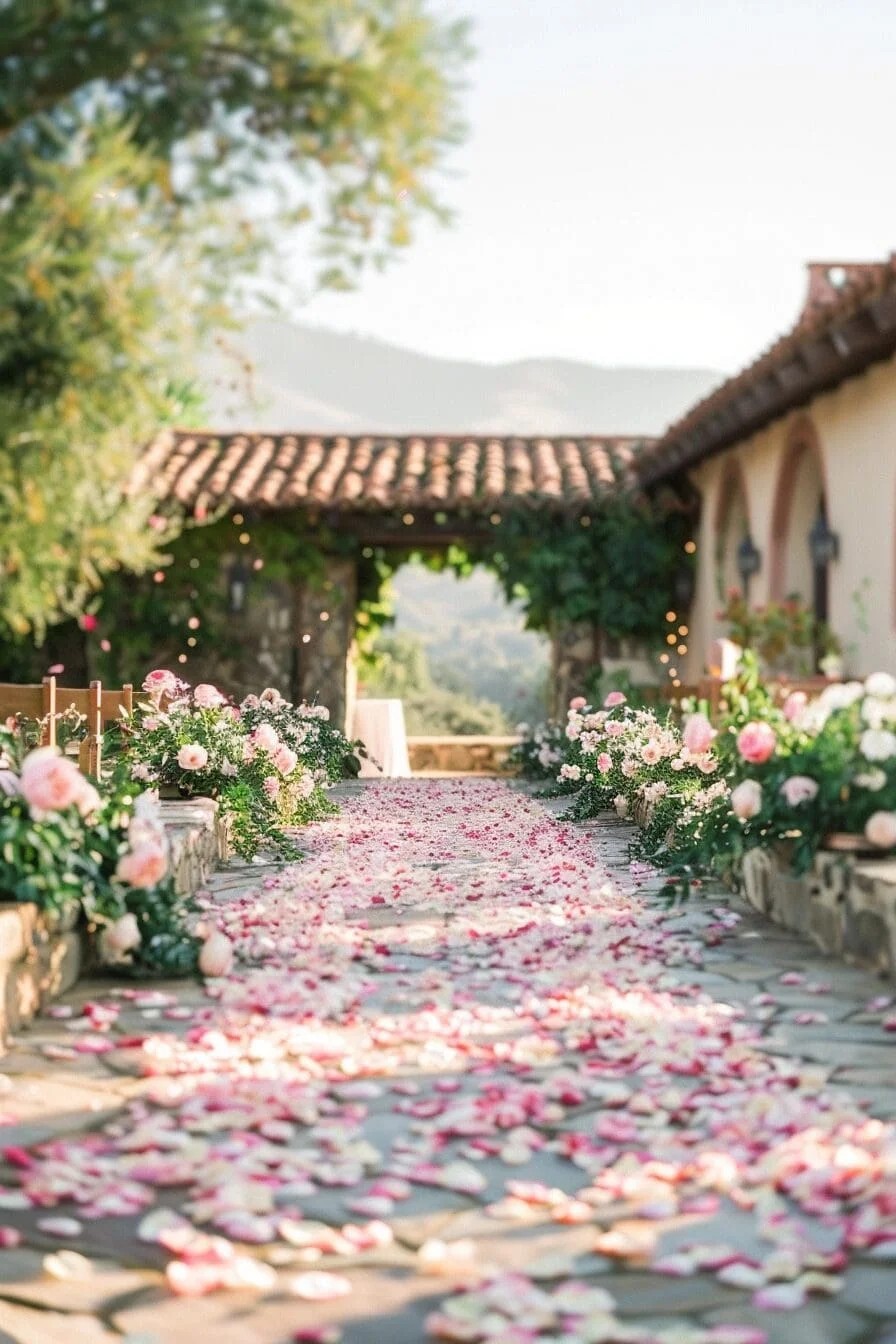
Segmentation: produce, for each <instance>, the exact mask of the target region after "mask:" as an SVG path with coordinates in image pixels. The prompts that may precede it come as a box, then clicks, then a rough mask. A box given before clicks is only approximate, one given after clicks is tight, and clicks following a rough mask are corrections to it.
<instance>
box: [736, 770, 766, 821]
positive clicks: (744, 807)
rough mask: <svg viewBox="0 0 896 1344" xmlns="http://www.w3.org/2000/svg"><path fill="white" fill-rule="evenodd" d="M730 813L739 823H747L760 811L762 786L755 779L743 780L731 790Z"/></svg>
mask: <svg viewBox="0 0 896 1344" xmlns="http://www.w3.org/2000/svg"><path fill="white" fill-rule="evenodd" d="M731 811H732V812H733V813H734V815H735V816H736V817H739V818H740V820H741V821H749V820H750V819H751V818H752V817H755V816H757V815H758V814H759V813H760V812H761V811H762V785H761V784H758V783H757V782H756V780H755V779H745V780H744V781H743V783H742V784H738V786H737V788H736V789H732V790H731Z"/></svg>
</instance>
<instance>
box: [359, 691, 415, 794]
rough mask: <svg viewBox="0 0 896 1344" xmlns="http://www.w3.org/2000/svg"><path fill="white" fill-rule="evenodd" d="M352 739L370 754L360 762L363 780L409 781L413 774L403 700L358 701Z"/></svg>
mask: <svg viewBox="0 0 896 1344" xmlns="http://www.w3.org/2000/svg"><path fill="white" fill-rule="evenodd" d="M352 736H353V737H359V738H360V739H361V741H362V742H363V743H364V745H365V747H366V748H367V750H368V752H369V753H370V760H368V761H364V760H362V762H361V777H362V779H383V778H386V777H388V778H389V779H407V778H408V777H409V776H410V773H411V763H410V760H409V759H408V738H407V733H406V731H405V726H404V707H403V705H402V703H401V701H400V700H358V701H356V702H355V717H354V724H353V729H352Z"/></svg>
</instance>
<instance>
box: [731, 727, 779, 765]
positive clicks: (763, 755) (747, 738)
mask: <svg viewBox="0 0 896 1344" xmlns="http://www.w3.org/2000/svg"><path fill="white" fill-rule="evenodd" d="M777 745H778V739H777V736H776V734H775V730H774V728H773V727H772V726H771V724H770V723H764V722H761V721H758V722H757V721H755V720H754V722H752V723H748V724H747V725H746V726H745V727H743V728H741V730H740V732H739V733H738V735H737V749H738V751H739V752H740V755H741V759H742V760H745V761H749V763H750V765H763V764H764V763H765V762H766V761H767V760H769V759H770V758H771V757H772V756H774V754H775V747H776V746H777Z"/></svg>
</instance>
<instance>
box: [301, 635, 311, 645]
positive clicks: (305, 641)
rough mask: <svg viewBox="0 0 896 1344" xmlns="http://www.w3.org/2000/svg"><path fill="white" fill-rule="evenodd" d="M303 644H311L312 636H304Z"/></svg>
mask: <svg viewBox="0 0 896 1344" xmlns="http://www.w3.org/2000/svg"><path fill="white" fill-rule="evenodd" d="M302 643H303V644H310V643H311V636H310V635H303V636H302Z"/></svg>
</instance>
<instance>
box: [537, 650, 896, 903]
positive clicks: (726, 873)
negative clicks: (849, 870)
mask: <svg viewBox="0 0 896 1344" xmlns="http://www.w3.org/2000/svg"><path fill="white" fill-rule="evenodd" d="M723 704H724V705H725V712H724V714H723V716H722V718H721V719H720V721H719V723H718V725H717V726H716V727H714V726H713V725H712V724H710V722H709V720H708V719H707V717H706V715H705V714H703V713H701V712H699V710H698V711H696V712H694V713H691V714H690V715H689V716H688V717H687V718H686V719H685V722H684V725H683V727H682V726H680V724H679V722H678V720H677V718H676V717H675V716H674V715H673V714H672V713H671V712H669V713H666V714H665V715H664V716H659V715H657V713H656V712H655V711H653V710H650V709H634V708H632V707H631V706H629V705H628V704H625V703H622V704H620V703H618V702H617V703H616V704H614V705H612V706H609V705H608V704H607V703H606V702H605V703H604V705H603V706H601V707H600V708H592V707H590V706H589V705H587V704H585V705H582V704H581V702H580V700H577V701H575V702H574V705H575V707H574V708H571V709H570V711H569V716H568V721H567V726H566V731H565V744H564V749H563V752H562V759H561V760H560V762H559V763H558V768H557V774H556V786H555V789H554V792H555V793H558V794H568V795H572V805H571V808H570V816H571V817H573V818H576V819H583V818H586V817H592V816H595V815H596V814H597V813H598V812H600V811H602V810H605V809H609V808H614V809H615V810H616V812H617V813H618V814H619V815H620V816H626V817H632V818H633V819H634V820H637V821H638V822H639V824H640V830H639V832H638V834H637V836H636V839H635V841H634V847H635V852H636V854H637V855H638V856H639V857H642V858H646V859H649V860H650V861H652V862H654V863H656V864H657V865H659V866H662V867H663V868H664V869H666V870H667V872H668V873H669V875H670V888H674V889H676V890H678V891H680V892H682V893H684V892H686V891H687V890H688V889H689V888H690V885H691V884H692V883H693V882H695V881H698V880H699V879H700V878H701V877H703V876H705V875H708V874H715V875H717V876H722V877H726V878H731V877H736V875H737V873H738V871H739V867H740V861H741V859H742V857H743V854H744V852H745V851H746V850H747V849H750V848H753V847H755V846H760V845H763V846H767V847H771V846H775V847H779V848H782V849H784V850H786V852H787V853H788V855H789V857H790V859H791V861H792V864H793V867H794V870H795V871H797V872H804V871H806V869H807V868H808V867H809V865H810V864H811V862H812V859H813V857H814V855H815V854H816V853H817V851H818V849H819V848H821V847H822V846H823V845H824V843H825V838H826V837H827V836H828V835H830V834H832V833H834V832H844V831H845V832H849V833H851V834H853V835H858V836H859V837H861V836H864V838H865V841H866V842H867V844H868V846H869V847H874V848H876V849H880V850H881V851H882V852H885V851H887V850H892V849H896V679H894V678H893V677H891V676H890V675H889V673H874V674H873V675H872V676H870V677H869V678H868V679H867V680H866V681H865V682H864V683H862V682H846V683H834V684H831V685H830V686H827V687H826V688H825V689H824V690H823V691H822V693H821V694H820V696H819V697H818V699H817V700H814V701H812V702H809V701H808V700H807V697H806V696H805V695H804V694H803V693H802V692H798V693H793V694H791V695H789V696H786V697H785V698H784V700H783V705H781V704H779V699H778V697H776V696H774V695H773V694H772V692H771V690H770V688H769V687H767V686H766V685H765V684H764V683H763V681H762V679H761V677H760V674H759V669H758V664H757V663H756V661H755V659H753V658H752V657H751V656H750V655H747V656H746V657H745V659H744V661H743V663H742V665H741V668H740V670H739V672H738V675H737V677H736V678H735V679H734V681H733V682H731V683H730V684H729V685H728V686H727V687H726V688H725V694H724V699H723Z"/></svg>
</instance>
